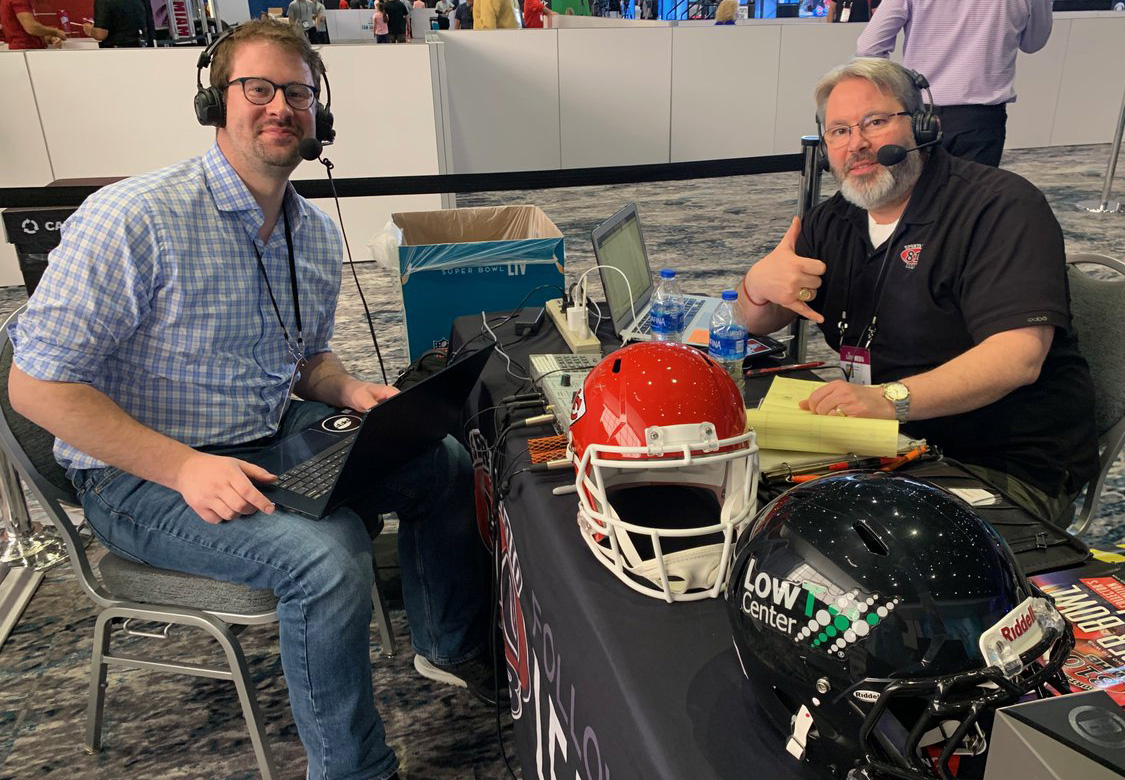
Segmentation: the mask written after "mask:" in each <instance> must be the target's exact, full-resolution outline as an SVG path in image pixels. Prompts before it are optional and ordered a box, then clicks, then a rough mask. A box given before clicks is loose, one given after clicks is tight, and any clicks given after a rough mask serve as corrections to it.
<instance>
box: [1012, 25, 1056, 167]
mask: <svg viewBox="0 0 1125 780" xmlns="http://www.w3.org/2000/svg"><path fill="white" fill-rule="evenodd" d="M1071 24H1072V22H1071V21H1070V20H1068V19H1055V20H1054V24H1053V25H1052V27H1051V38H1050V40H1048V41H1047V45H1046V46H1044V47H1043V48H1042V49H1040V50H1039V51H1037V52H1035V53H1034V54H1024V53H1023V52H1020V53H1019V54H1018V55H1017V56H1016V83H1015V89H1016V102H1014V103H1009V104H1008V130H1007V138H1006V141H1005V145H1006V146H1007V147H1008V148H1009V149H1019V148H1023V147H1030V146H1049V145H1050V143H1051V130H1052V128H1053V127H1054V123H1055V103H1056V101H1057V99H1058V94H1059V85H1060V84H1061V83H1062V77H1063V65H1064V63H1065V62H1066V53H1067V48H1068V47H1067V40H1068V39H1069V37H1070V25H1071Z"/></svg>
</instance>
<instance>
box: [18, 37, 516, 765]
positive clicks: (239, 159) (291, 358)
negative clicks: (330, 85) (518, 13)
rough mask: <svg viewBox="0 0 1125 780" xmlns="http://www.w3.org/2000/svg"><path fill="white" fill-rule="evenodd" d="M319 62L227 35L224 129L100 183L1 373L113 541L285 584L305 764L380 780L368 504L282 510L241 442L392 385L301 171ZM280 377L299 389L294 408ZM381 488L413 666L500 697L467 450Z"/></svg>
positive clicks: (379, 506)
mask: <svg viewBox="0 0 1125 780" xmlns="http://www.w3.org/2000/svg"><path fill="white" fill-rule="evenodd" d="M323 72H324V66H323V63H322V62H321V60H320V56H319V55H318V54H317V53H316V52H314V51H313V50H312V49H311V48H310V47H309V45H308V42H307V41H306V40H305V38H304V37H303V36H302V35H301V34H300V33H299V31H295V30H293V29H292V28H290V27H289V26H288V25H284V24H278V23H276V22H273V21H269V20H262V21H253V22H248V23H246V24H245V25H243V26H242V27H240V28H239V29H238V30H236V31H235V32H234V33H233V34H232V35H231V36H230V37H229V38H227V39H226V40H225V41H224V42H222V43H221V44H220V45H219V47H218V48H217V50H216V52H215V57H214V61H213V63H212V66H211V71H210V77H211V83H212V86H214V87H217V88H219V89H220V90H221V91H222V93H223V96H224V103H225V119H224V122H223V124H222V126H221V127H219V129H218V130H217V133H216V143H215V145H214V146H213V147H211V149H210V150H209V151H207V152H206V153H205V154H204V155H202V156H201V157H196V158H193V159H190V160H187V161H185V162H182V163H179V164H177V165H173V166H171V167H169V168H165V169H163V170H159V171H156V172H154V173H149V174H145V175H142V176H137V177H134V178H131V179H128V180H125V181H122V182H119V183H117V184H114V185H111V186H108V187H105V188H103V189H101V190H99V191H98V192H97V193H95V194H94V195H92V196H90V198H88V199H87V200H86V202H85V203H84V204H83V206H82V208H81V209H79V210H78V212H76V213H75V214H74V215H73V216H72V217H71V218H70V219H69V220H68V221H67V222H66V224H65V226H64V227H63V231H62V242H61V243H60V245H59V247H58V248H57V249H56V250H55V251H54V252H52V253H51V256H50V264H49V266H48V269H47V272H46V273H45V275H44V277H43V281H42V283H41V284H40V286H39V288H38V289H37V290H36V293H35V295H34V296H32V298H31V300H30V301H29V303H28V307H27V311H26V312H25V313H24V315H23V316H22V317H21V319H20V321H19V323H18V325H17V326H15V327H14V328H13V329H12V338H13V342H14V345H15V356H14V366H13V368H12V373H11V378H10V386H9V387H10V394H11V399H12V403H13V405H14V407H15V408H16V409H17V410H18V411H19V412H21V413H22V414H24V415H25V416H26V417H28V418H30V419H31V420H33V421H34V422H36V423H38V424H39V425H41V426H43V427H45V428H46V429H48V430H49V431H51V432H52V433H54V434H55V435H56V437H58V438H57V441H56V447H55V453H56V457H57V458H58V460H59V462H60V463H62V465H63V466H64V467H66V469H67V471H68V474H69V475H70V477H71V479H72V480H73V482H74V484H75V486H76V488H77V490H78V493H79V495H80V496H81V498H82V503H83V507H84V509H85V513H86V517H87V519H88V521H89V523H90V525H91V527H92V528H93V529H94V531H95V532H96V533H97V535H98V537H99V538H100V539H101V540H102V541H103V542H104V543H105V544H106V546H108V547H109V548H110V549H112V550H113V551H114V552H115V553H117V554H118V555H120V556H123V557H126V558H131V559H135V560H139V561H142V562H144V563H148V564H150V565H153V566H157V567H160V568H165V569H175V570H180V571H186V572H190V573H193V574H200V575H205V576H208V577H213V578H217V579H222V580H228V581H234V582H241V583H246V584H248V585H252V586H256V587H262V588H270V589H272V590H273V591H274V592H275V593H276V594H277V595H278V597H279V603H278V607H277V611H278V617H279V620H280V647H281V659H282V665H283V668H284V670H285V676H286V680H287V682H288V685H289V691H290V701H291V704H292V708H293V715H294V720H295V721H296V724H297V727H298V730H299V732H300V735H301V739H302V741H303V742H304V745H305V748H306V751H307V753H308V776H309V777H311V778H349V779H352V778H356V779H358V778H370V779H371V780H386V778H397V777H398V774H397V760H396V758H395V755H394V752H393V751H392V750H391V749H390V748H389V747H388V746H387V744H386V741H385V738H384V728H383V724H382V721H381V719H380V717H379V714H378V713H377V712H376V710H375V706H374V696H373V693H372V687H371V667H370V660H369V644H370V638H369V635H370V620H371V588H372V562H371V540H370V538H369V536H368V533H367V531H366V530H365V527H364V524H363V521H362V519H361V518H360V517H359V515H357V514H356V513H355V512H354V511H352V510H351V509H347V508H345V509H341V510H338V511H336V512H334V513H332V514H330V515H329V516H328V517H326V518H324V519H323V520H320V521H312V520H309V519H308V518H303V517H300V516H298V515H296V514H293V513H290V512H287V511H285V510H283V509H281V508H280V507H276V506H275V505H274V504H273V503H272V502H270V501H269V500H268V499H267V498H266V497H265V496H264V495H262V493H261V492H260V491H259V490H258V489H257V487H256V486H255V483H262V482H268V481H272V480H274V479H275V478H276V477H275V475H272V474H270V473H268V472H267V471H265V470H264V469H262V468H260V467H258V466H255V465H253V464H252V463H249V462H247V461H246V460H243V459H242V457H241V456H245V455H246V454H247V453H250V452H253V451H255V450H256V449H260V448H261V447H263V446H265V445H267V444H269V443H271V442H272V441H274V440H276V439H278V438H280V437H282V436H284V435H286V434H288V433H290V432H293V431H296V430H300V429H301V428H303V427H305V426H307V425H309V424H310V423H312V422H314V421H316V420H318V419H320V418H322V417H325V416H327V415H328V414H330V413H331V412H333V411H334V408H337V407H350V408H352V409H358V410H366V409H369V408H370V407H372V406H374V405H375V404H376V403H378V402H379V401H380V400H382V399H385V398H387V397H388V396H390V395H391V394H393V393H394V392H396V391H395V390H394V389H393V388H391V387H387V386H384V385H378V384H373V383H370V382H365V381H362V380H360V379H357V378H355V377H353V376H351V375H350V374H348V373H347V371H345V369H344V368H343V366H342V365H341V363H340V361H339V360H338V359H337V358H336V356H335V355H333V353H332V351H331V349H330V348H329V339H330V338H331V336H332V329H333V322H334V318H335V308H336V299H337V296H338V294H339V287H340V268H341V259H342V253H341V248H342V247H341V241H340V236H339V233H338V231H337V230H336V227H335V225H333V224H332V222H331V221H330V220H329V218H328V217H327V216H326V215H325V214H324V213H323V212H321V211H320V210H319V209H317V208H316V207H315V206H313V205H312V204H311V203H309V202H308V201H306V200H305V199H304V198H301V197H300V196H299V195H297V193H296V192H295V191H294V189H293V187H292V185H291V184H290V183H289V175H290V174H291V173H292V172H293V170H294V169H295V168H296V167H297V165H298V163H299V162H300V157H299V155H298V142H299V141H300V140H301V139H302V138H304V137H308V136H311V135H313V130H314V116H315V111H316V95H317V94H319V88H320V81H321V76H322V75H323ZM291 273H292V274H293V275H295V277H296V279H295V282H296V284H295V285H294V284H292V283H291V279H290V276H291ZM290 390H292V391H293V393H294V394H295V395H296V396H298V398H300V399H302V400H299V401H296V402H294V403H292V404H289V403H288V400H289V397H290ZM371 486H372V487H371V493H370V495H368V496H366V497H365V499H364V502H363V508H364V510H365V512H368V513H373V512H388V511H396V512H397V513H398V515H399V517H400V519H401V520H402V521H403V522H402V525H401V528H400V531H399V539H398V541H399V553H400V560H401V566H402V579H403V591H404V600H405V602H406V607H407V613H408V618H409V620H410V625H411V636H412V639H413V644H414V648H415V650H416V652H417V653H418V655H417V657H416V659H415V666H416V667H417V668H418V670H419V671H420V672H421V673H422V674H424V675H426V676H429V677H431V678H434V679H441V680H443V681H445V682H450V683H453V684H457V685H467V686H468V687H469V688H470V690H473V691H474V692H476V693H478V694H482V695H486V694H487V693H488V690H487V689H488V684H487V683H488V682H490V681H491V676H492V672H491V670H492V665H491V663H490V662H488V661H487V660H486V658H487V648H488V644H489V630H488V615H489V609H488V596H487V593H488V568H487V566H488V564H487V558H486V556H485V555H484V553H483V550H482V549H481V546H480V544H479V541H478V540H477V539H476V538H475V536H476V530H475V522H474V519H473V512H474V510H473V501H472V475H471V468H470V465H469V462H468V456H467V454H466V453H465V451H464V449H463V448H462V447H461V446H460V445H459V444H457V443H456V442H455V441H453V440H452V439H448V438H447V439H446V441H445V442H443V443H442V444H439V445H438V446H436V447H435V448H433V449H432V450H431V451H429V452H428V453H426V454H425V455H423V456H420V457H419V458H417V459H415V460H412V461H409V462H407V463H405V464H404V465H403V466H402V467H400V468H399V469H397V470H395V471H392V472H390V473H378V474H372V478H371ZM474 551H477V552H478V553H479V554H474ZM492 694H493V695H495V687H494V686H493V687H492Z"/></svg>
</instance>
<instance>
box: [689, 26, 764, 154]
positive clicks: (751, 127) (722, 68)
mask: <svg viewBox="0 0 1125 780" xmlns="http://www.w3.org/2000/svg"><path fill="white" fill-rule="evenodd" d="M780 50H781V27H780V26H779V25H774V26H765V25H756V26H749V25H746V26H723V27H715V26H710V27H689V28H677V29H676V31H675V33H674V34H673V36H672V145H671V154H670V158H671V162H684V161H688V160H721V159H724V158H728V157H753V156H756V155H764V154H773V145H774V121H773V115H774V110H773V109H774V106H775V105H776V104H777V84H778V58H779V54H780Z"/></svg>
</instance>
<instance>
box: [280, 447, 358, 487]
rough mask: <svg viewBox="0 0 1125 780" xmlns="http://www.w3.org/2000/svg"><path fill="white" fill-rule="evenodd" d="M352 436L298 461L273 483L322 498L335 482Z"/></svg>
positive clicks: (342, 465)
mask: <svg viewBox="0 0 1125 780" xmlns="http://www.w3.org/2000/svg"><path fill="white" fill-rule="evenodd" d="M354 438H355V436H347V437H345V438H344V439H342V440H341V441H340V442H339V443H337V444H333V445H332V446H331V447H329V448H328V449H326V450H324V451H323V452H319V453H317V454H316V455H314V456H313V457H311V458H309V459H308V460H306V461H303V462H301V463H298V464H297V465H296V466H294V467H293V468H291V469H289V470H288V471H286V472H285V473H284V474H282V475H281V476H280V477H278V480H277V482H276V483H274V484H275V485H276V486H277V487H279V488H284V489H286V490H288V491H290V492H292V493H298V494H300V495H302V496H304V497H305V498H310V499H313V500H316V499H318V498H322V497H323V496H324V494H325V493H327V492H328V491H329V490H331V489H332V486H333V485H335V484H336V478H337V477H338V476H339V475H340V470H341V469H342V468H343V467H344V460H345V459H346V458H347V455H348V445H349V444H351V443H352V439H354Z"/></svg>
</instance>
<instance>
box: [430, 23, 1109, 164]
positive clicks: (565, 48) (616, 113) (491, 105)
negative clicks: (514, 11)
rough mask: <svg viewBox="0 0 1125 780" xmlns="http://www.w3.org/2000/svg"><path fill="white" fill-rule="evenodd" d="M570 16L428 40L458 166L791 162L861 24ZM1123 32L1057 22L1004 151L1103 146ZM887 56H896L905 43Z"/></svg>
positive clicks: (1027, 65)
mask: <svg viewBox="0 0 1125 780" xmlns="http://www.w3.org/2000/svg"><path fill="white" fill-rule="evenodd" d="M576 18H577V17H565V18H563V19H562V20H561V21H560V25H566V26H564V27H562V28H561V29H551V30H490V31H484V32H474V33H473V35H471V36H469V35H468V34H467V33H462V32H457V31H449V32H440V33H437V34H436V36H433V37H432V38H431V39H434V38H436V39H437V40H440V41H441V42H442V43H443V44H444V45H445V49H446V53H445V64H446V67H445V73H446V74H447V78H448V85H449V86H448V89H449V94H450V101H451V108H452V110H451V112H450V122H451V134H452V137H453V139H454V141H453V170H454V171H456V172H458V173H485V172H494V171H512V170H523V169H536V168H555V167H560V166H561V167H562V168H573V167H582V166H586V165H627V164H635V163H649V162H684V161H691V160H705V159H722V158H726V157H743V156H755V155H768V154H788V153H792V152H794V151H797V149H798V148H799V147H798V139H799V138H800V136H802V135H806V134H810V133H815V132H816V125H815V121H814V109H813V105H812V88H813V85H814V84H815V83H816V80H817V79H818V78H819V77H820V76H821V75H823V74H824V72H825V71H827V70H828V69H829V68H831V67H833V66H834V65H837V64H839V63H841V62H844V61H845V60H847V59H848V58H850V57H851V56H852V55H853V54H854V52H855V43H856V38H858V36H859V33H860V32H861V31H862V30H863V28H864V25H859V24H815V23H810V22H808V21H807V20H781V21H753V20H751V21H745V22H741V23H739V24H737V25H733V26H727V27H716V26H714V25H710V26H706V25H704V26H700V25H685V24H677V25H669V24H668V23H663V22H659V23H647V24H648V25H651V26H644V27H636V26H633V25H632V24H631V23H628V26H625V25H624V24H622V22H621V20H616V19H615V20H608V21H610V22H612V24H609V25H606V26H601V27H597V28H592V27H582V28H579V27H573V26H570V25H571V22H572V21H573V20H574V19H576ZM528 36H534V38H529V37H528ZM1123 38H1125V14H1120V13H1116V14H1115V13H1105V14H1101V13H1075V12H1072V13H1066V14H1055V17H1054V31H1053V34H1052V36H1051V39H1050V42H1049V43H1048V45H1047V46H1046V47H1045V48H1044V49H1043V50H1042V51H1039V52H1037V53H1035V54H1033V55H1025V54H1022V53H1021V54H1020V55H1019V57H1018V61H1017V70H1016V73H1017V76H1016V92H1017V94H1018V95H1019V99H1018V100H1017V101H1016V103H1014V104H1012V105H1011V106H1010V107H1009V116H1010V118H1009V121H1008V144H1007V145H1008V147H1009V148H1013V149H1015V148H1025V147H1037V146H1058V145H1066V144H1089V143H1108V142H1109V141H1110V140H1112V137H1113V129H1114V126H1115V124H1116V119H1117V110H1118V106H1119V105H1120V99H1121V94H1122V90H1123V89H1125V47H1122V46H1121V45H1120V42H1121V40H1123ZM897 49H898V51H897V52H896V58H900V55H901V49H902V46H901V39H900V41H899V46H898V47H897ZM556 116H557V117H558V123H557V129H556V125H555V124H554V122H555V117H556ZM497 117H502V118H503V121H502V124H503V127H502V128H499V127H498V125H499V124H501V123H499V122H497V121H496V118H497ZM556 139H557V140H556Z"/></svg>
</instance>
